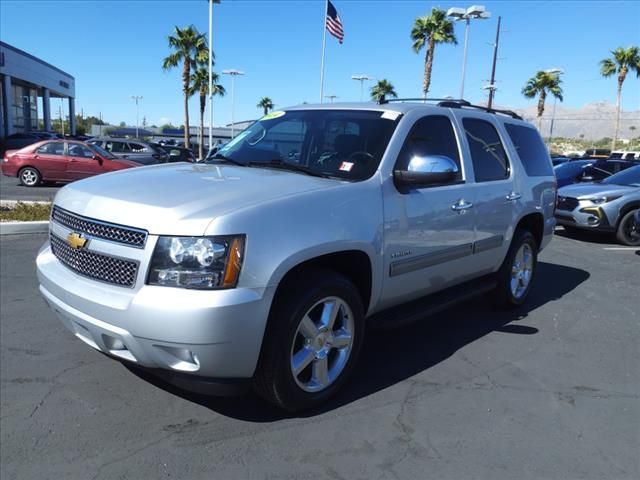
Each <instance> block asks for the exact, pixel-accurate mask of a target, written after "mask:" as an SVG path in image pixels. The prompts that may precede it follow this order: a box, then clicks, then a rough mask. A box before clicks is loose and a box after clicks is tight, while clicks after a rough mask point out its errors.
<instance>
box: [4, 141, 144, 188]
mask: <svg viewBox="0 0 640 480" xmlns="http://www.w3.org/2000/svg"><path fill="white" fill-rule="evenodd" d="M139 166H140V164H139V163H136V162H132V161H130V160H125V159H122V158H118V157H116V156H115V155H112V154H111V153H109V152H107V151H105V150H103V149H102V148H100V147H99V146H97V145H89V144H86V143H83V142H77V141H69V140H44V141H40V142H37V143H35V144H32V145H28V146H26V147H23V148H21V149H20V150H7V151H6V152H5V153H4V158H3V160H2V174H3V175H6V176H8V177H18V178H19V179H20V182H21V183H22V184H23V185H25V186H27V187H35V186H37V185H39V184H40V183H41V182H43V181H49V182H71V181H73V180H80V179H82V178H86V177H91V176H93V175H98V174H100V173H106V172H113V171H116V170H123V169H125V168H131V167H139Z"/></svg>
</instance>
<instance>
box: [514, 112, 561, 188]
mask: <svg viewBox="0 0 640 480" xmlns="http://www.w3.org/2000/svg"><path fill="white" fill-rule="evenodd" d="M504 126H505V128H506V129H507V133H508V134H509V137H510V138H511V141H512V142H513V145H514V146H515V147H516V151H517V152H518V156H519V157H520V160H521V161H522V165H523V166H524V169H525V171H526V172H527V175H529V176H530V177H546V176H551V175H553V170H552V167H551V162H550V160H549V153H548V152H547V148H546V147H545V146H544V143H542V139H541V138H540V135H538V132H537V131H536V130H534V129H533V128H529V127H523V126H522V125H514V124H512V123H505V124H504Z"/></svg>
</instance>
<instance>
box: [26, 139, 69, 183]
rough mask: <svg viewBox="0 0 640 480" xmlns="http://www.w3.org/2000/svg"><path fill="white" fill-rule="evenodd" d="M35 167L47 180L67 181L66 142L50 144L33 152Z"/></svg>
mask: <svg viewBox="0 0 640 480" xmlns="http://www.w3.org/2000/svg"><path fill="white" fill-rule="evenodd" d="M33 166H34V167H35V168H37V169H38V170H39V171H40V173H41V174H42V177H43V178H44V179H45V180H67V173H66V172H67V157H66V156H65V143H64V142H48V143H45V144H44V145H41V146H40V147H38V148H37V149H36V150H35V151H34V152H33Z"/></svg>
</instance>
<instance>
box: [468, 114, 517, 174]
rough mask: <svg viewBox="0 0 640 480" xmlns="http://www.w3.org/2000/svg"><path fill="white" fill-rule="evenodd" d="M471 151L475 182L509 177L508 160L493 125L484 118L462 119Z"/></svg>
mask: <svg viewBox="0 0 640 480" xmlns="http://www.w3.org/2000/svg"><path fill="white" fill-rule="evenodd" d="M462 125H463V126H464V131H465V134H466V136H467V142H468V143H469V150H470V151H471V161H472V162H473V171H474V172H475V177H476V182H490V181H492V180H504V179H505V178H508V177H509V160H507V154H506V152H505V150H504V146H503V145H502V142H501V141H500V137H499V136H498V132H497V131H496V129H495V127H494V126H493V125H491V124H490V123H489V122H485V121H484V120H477V119H475V118H465V119H464V120H462Z"/></svg>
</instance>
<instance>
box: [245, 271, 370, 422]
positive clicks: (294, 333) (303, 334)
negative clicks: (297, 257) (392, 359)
mask: <svg viewBox="0 0 640 480" xmlns="http://www.w3.org/2000/svg"><path fill="white" fill-rule="evenodd" d="M280 288H281V289H282V293H281V294H280V295H279V296H278V298H277V299H276V303H275V304H274V307H273V309H272V313H271V316H270V319H269V323H268V326H267V332H265V337H264V342H263V347H262V354H261V358H260V362H259V365H258V369H257V370H256V375H255V377H254V385H255V387H256V390H257V392H258V393H259V394H260V395H261V396H262V397H263V398H265V399H266V400H267V401H269V402H271V403H273V404H275V405H276V406H279V407H281V408H284V409H285V410H289V411H299V410H304V409H309V408H312V407H315V406H317V405H319V404H320V403H322V402H324V401H326V400H327V399H328V398H329V397H331V396H332V395H333V394H334V393H335V392H336V391H337V390H338V389H339V388H340V386H341V385H342V384H343V383H344V381H345V380H346V379H347V377H348V376H349V374H350V373H351V370H352V369H353V366H354V364H355V362H356V359H357V357H358V354H359V352H360V348H361V346H362V340H363V335H364V318H363V317H364V313H363V306H362V300H361V299H360V295H359V292H358V290H357V289H356V287H355V286H354V285H353V283H351V281H349V280H348V279H347V278H346V277H344V276H342V275H340V274H337V273H333V272H325V271H314V272H306V273H305V274H304V276H298V277H297V278H296V279H295V280H290V281H288V282H286V283H285V284H284V285H282V286H281V287H280Z"/></svg>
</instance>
